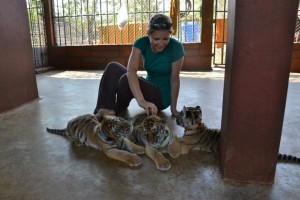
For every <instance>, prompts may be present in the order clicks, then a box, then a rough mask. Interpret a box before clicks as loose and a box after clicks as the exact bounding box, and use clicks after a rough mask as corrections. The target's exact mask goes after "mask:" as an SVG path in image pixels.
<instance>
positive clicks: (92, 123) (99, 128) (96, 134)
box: [46, 113, 145, 166]
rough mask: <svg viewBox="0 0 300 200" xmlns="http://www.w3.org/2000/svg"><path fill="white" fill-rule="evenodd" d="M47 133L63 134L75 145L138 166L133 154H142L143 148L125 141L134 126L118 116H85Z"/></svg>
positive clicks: (98, 114) (139, 161)
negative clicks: (101, 152) (97, 150)
mask: <svg viewBox="0 0 300 200" xmlns="http://www.w3.org/2000/svg"><path fill="white" fill-rule="evenodd" d="M46 130H47V131H48V132H49V133H55V134H59V135H66V136H68V138H69V139H70V140H71V141H74V142H75V144H76V145H77V146H90V147H93V148H96V149H99V150H102V151H103V152H104V154H105V155H106V156H108V157H109V158H112V159H115V160H119V161H122V162H125V163H127V164H128V165H129V166H139V165H141V164H142V159H141V157H139V156H138V155H136V154H143V153H145V148H144V147H142V146H138V145H136V144H134V143H133V142H131V141H130V140H129V139H127V135H129V134H131V132H132V130H133V126H132V124H131V122H129V121H127V120H125V119H124V118H121V117H116V116H110V115H104V114H101V113H97V115H93V114H85V115H81V116H78V117H76V118H73V119H71V120H70V121H69V122H68V124H67V127H66V128H64V129H50V128H47V129H46Z"/></svg>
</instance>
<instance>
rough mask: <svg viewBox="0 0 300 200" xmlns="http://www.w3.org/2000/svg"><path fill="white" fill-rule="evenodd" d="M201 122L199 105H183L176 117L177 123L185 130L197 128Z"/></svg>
mask: <svg viewBox="0 0 300 200" xmlns="http://www.w3.org/2000/svg"><path fill="white" fill-rule="evenodd" d="M201 122H202V110H201V107H200V106H196V107H185V106H183V109H182V110H181V112H180V114H179V115H178V116H177V117H176V123H177V125H179V126H181V127H184V128H185V130H194V129H197V128H198V127H199V126H200V125H201Z"/></svg>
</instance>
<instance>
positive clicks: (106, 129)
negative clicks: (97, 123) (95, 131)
mask: <svg viewBox="0 0 300 200" xmlns="http://www.w3.org/2000/svg"><path fill="white" fill-rule="evenodd" d="M132 130H133V126H132V124H131V122H130V121H127V120H126V119H124V118H122V117H117V116H106V117H104V119H103V120H102V122H101V131H102V133H103V134H105V136H106V138H107V139H109V140H113V141H120V140H122V139H123V138H124V137H126V136H127V135H129V134H130V133H131V132H132Z"/></svg>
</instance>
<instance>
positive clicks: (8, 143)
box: [0, 68, 300, 200]
mask: <svg viewBox="0 0 300 200" xmlns="http://www.w3.org/2000/svg"><path fill="white" fill-rule="evenodd" d="M143 74H144V73H143V72H141V75H143ZM101 75H102V71H55V70H53V71H50V72H46V73H43V74H38V75H37V82H38V89H39V96H40V99H39V100H36V101H33V102H30V103H28V104H26V105H23V106H21V107H19V108H16V109H14V110H12V111H9V112H6V113H3V114H1V115H0V158H1V162H0V177H1V178H0V199H3V200H4V199H5V200H6V199H14V200H17V199H22V200H24V199H30V200H35V199H39V200H41V199H55V200H59V199H73V200H76V199H175V200H177V199H179V200H181V199H213V200H215V199H216V200H218V199H222V200H223V199H228V200H234V199H245V200H248V199H259V200H261V199H276V200H277V199H278V200H279V199H292V200H294V199H300V193H299V188H300V165H297V164H284V163H279V164H277V168H276V176H275V180H274V184H272V185H259V184H236V183H228V182H224V181H223V180H222V177H221V174H220V168H219V165H218V161H217V159H216V158H215V157H214V156H213V155H212V154H210V153H206V152H196V151H194V152H192V153H191V154H188V155H184V156H181V157H180V158H177V159H173V158H171V157H169V156H167V158H168V159H169V160H170V162H171V164H172V168H171V169H170V170H169V171H165V172H162V171H159V170H157V169H156V167H155V165H154V163H153V162H152V161H151V160H150V159H149V158H147V157H146V156H145V155H144V156H142V159H143V164H142V166H140V167H135V168H131V167H128V166H127V165H125V164H123V163H121V162H119V161H115V160H112V159H109V158H107V157H106V156H105V155H104V154H103V153H102V152H101V151H99V150H95V149H92V148H88V147H76V146H75V145H73V144H71V143H70V141H69V140H67V139H66V138H64V137H61V136H57V135H53V134H49V133H47V132H46V130H45V128H46V127H47V126H48V127H53V128H63V127H64V126H65V125H66V123H67V121H68V120H69V119H70V118H73V117H75V116H78V115H81V114H85V113H92V111H93V109H94V106H95V104H96V97H97V91H98V84H99V79H100V77H101ZM223 82H224V71H223V70H222V69H218V68H215V69H214V70H213V71H211V72H182V73H181V91H180V97H179V102H178V105H179V108H180V107H182V106H184V105H188V106H193V105H200V106H201V107H202V110H203V116H204V122H205V123H206V124H207V125H208V126H209V127H220V126H221V116H222V98H223ZM299 90H300V74H291V76H290V83H289V90H288V97H287V105H286V114H285V118H284V126H283V130H282V139H281V146H280V151H281V152H284V153H289V154H294V155H296V156H298V157H300V147H299V143H300V134H299V129H300V123H299V122H300V121H299V120H300V102H299V99H300V98H299V97H300V93H299ZM8 103H9V102H8ZM141 111H142V110H141V108H139V107H138V106H137V104H136V102H135V101H132V103H131V105H130V107H129V110H128V113H127V116H132V115H134V114H136V113H139V112H141ZM161 115H162V116H163V117H166V118H167V120H168V122H169V123H170V128H171V130H172V131H173V132H175V133H176V134H178V135H180V134H182V133H183V130H182V128H180V127H178V126H177V125H176V123H175V120H174V119H173V118H172V117H171V112H170V110H169V109H167V110H165V111H163V112H162V113H161ZM249 151H251V149H249Z"/></svg>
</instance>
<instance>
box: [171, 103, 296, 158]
mask: <svg viewBox="0 0 300 200" xmlns="http://www.w3.org/2000/svg"><path fill="white" fill-rule="evenodd" d="M176 123H177V124H178V125H180V126H182V127H184V129H185V130H184V135H183V137H182V138H181V140H180V144H181V154H186V153H189V152H190V151H191V150H201V149H204V150H208V151H210V152H214V153H218V152H219V148H220V134H221V131H220V129H210V128H207V126H206V125H205V124H204V123H202V110H201V107H200V106H196V107H183V109H182V111H181V112H180V115H179V116H177V117H176ZM278 161H282V162H294V163H300V158H298V157H296V156H292V155H287V154H282V153H279V154H278Z"/></svg>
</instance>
